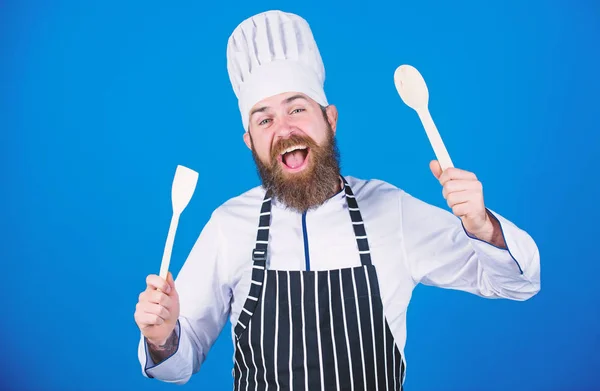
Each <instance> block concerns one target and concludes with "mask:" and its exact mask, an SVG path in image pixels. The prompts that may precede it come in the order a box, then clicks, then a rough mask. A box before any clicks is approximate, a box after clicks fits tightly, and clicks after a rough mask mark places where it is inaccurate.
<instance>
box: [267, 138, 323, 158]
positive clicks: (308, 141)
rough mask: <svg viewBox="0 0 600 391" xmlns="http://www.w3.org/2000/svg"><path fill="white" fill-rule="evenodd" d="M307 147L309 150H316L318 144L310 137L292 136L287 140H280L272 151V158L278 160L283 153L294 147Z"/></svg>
mask: <svg viewBox="0 0 600 391" xmlns="http://www.w3.org/2000/svg"><path fill="white" fill-rule="evenodd" d="M299 144H301V145H306V146H307V147H308V148H311V149H312V148H316V147H317V143H316V142H315V141H314V140H313V139H312V138H310V137H308V136H303V135H300V134H292V135H290V136H289V137H287V138H283V139H279V140H278V141H277V142H276V143H275V145H273V148H272V149H271V157H272V158H273V159H276V158H277V157H278V156H279V155H280V154H281V153H282V152H283V151H285V150H286V149H288V148H289V147H293V146H294V145H299Z"/></svg>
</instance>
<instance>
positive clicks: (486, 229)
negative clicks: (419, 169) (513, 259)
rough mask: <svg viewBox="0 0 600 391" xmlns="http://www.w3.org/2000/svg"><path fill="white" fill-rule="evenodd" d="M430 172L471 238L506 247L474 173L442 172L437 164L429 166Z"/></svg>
mask: <svg viewBox="0 0 600 391" xmlns="http://www.w3.org/2000/svg"><path fill="white" fill-rule="evenodd" d="M429 168H430V169H431V172H432V173H433V175H434V176H435V177H436V179H437V180H438V181H439V182H440V184H441V185H442V187H443V190H442V195H443V196H444V199H446V202H447V203H448V206H449V207H450V209H452V213H454V214H455V215H456V216H458V217H459V218H460V219H461V220H462V223H463V226H464V228H465V230H466V231H467V232H468V233H469V234H470V235H472V236H475V237H476V238H478V239H480V240H483V241H485V242H488V243H491V244H493V245H495V246H497V247H503V248H504V247H506V244H505V243H504V239H503V237H502V232H501V229H500V225H499V223H498V221H497V220H496V219H495V218H492V217H491V216H490V215H489V213H488V211H487V209H486V207H485V204H484V202H483V186H482V184H481V182H480V181H479V180H478V179H477V177H476V176H475V174H474V173H472V172H469V171H465V170H461V169H459V168H454V167H450V168H448V169H446V170H444V171H443V172H442V168H441V167H440V164H439V162H438V161H437V160H433V161H431V162H430V163H429Z"/></svg>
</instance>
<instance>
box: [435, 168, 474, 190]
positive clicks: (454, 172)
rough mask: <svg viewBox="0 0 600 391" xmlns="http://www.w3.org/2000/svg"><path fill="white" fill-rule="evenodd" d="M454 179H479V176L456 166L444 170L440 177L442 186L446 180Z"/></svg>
mask: <svg viewBox="0 0 600 391" xmlns="http://www.w3.org/2000/svg"><path fill="white" fill-rule="evenodd" d="M453 179H467V180H477V176H475V174H474V173H472V172H470V171H465V170H461V169H460V168H456V167H449V168H447V169H446V170H444V172H442V175H440V177H439V181H440V183H441V184H442V186H443V185H445V184H446V182H448V181H450V180H453Z"/></svg>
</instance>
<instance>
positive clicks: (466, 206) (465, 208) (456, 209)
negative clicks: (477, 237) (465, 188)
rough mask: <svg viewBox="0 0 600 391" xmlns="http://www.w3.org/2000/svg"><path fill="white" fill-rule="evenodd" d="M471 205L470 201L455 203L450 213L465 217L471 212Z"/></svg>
mask: <svg viewBox="0 0 600 391" xmlns="http://www.w3.org/2000/svg"><path fill="white" fill-rule="evenodd" d="M471 209H472V206H471V203H470V202H463V203H460V204H455V205H454V206H453V207H452V213H454V215H456V216H458V217H465V216H467V215H468V214H469V213H470V212H471Z"/></svg>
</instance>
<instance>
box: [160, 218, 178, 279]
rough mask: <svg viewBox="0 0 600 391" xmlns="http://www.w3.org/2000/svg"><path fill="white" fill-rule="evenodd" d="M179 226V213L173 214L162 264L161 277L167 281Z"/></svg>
mask: <svg viewBox="0 0 600 391" xmlns="http://www.w3.org/2000/svg"><path fill="white" fill-rule="evenodd" d="M178 224H179V213H173V217H171V225H170V226H169V233H168V234H167V242H166V244H165V250H164V252H163V257H162V262H161V264H160V276H161V277H162V278H164V279H165V280H166V279H167V273H168V272H169V264H170V263H171V253H172V251H173V242H174V241H175V232H176V231H177V225H178Z"/></svg>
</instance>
